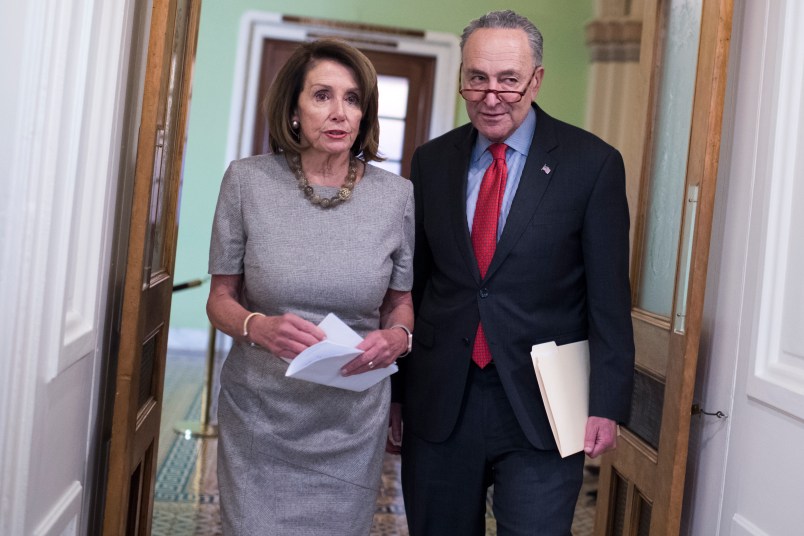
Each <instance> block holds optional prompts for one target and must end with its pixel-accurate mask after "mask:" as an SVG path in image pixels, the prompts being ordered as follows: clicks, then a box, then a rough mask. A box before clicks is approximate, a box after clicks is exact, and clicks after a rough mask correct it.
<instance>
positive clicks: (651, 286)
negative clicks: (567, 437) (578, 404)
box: [595, 0, 732, 536]
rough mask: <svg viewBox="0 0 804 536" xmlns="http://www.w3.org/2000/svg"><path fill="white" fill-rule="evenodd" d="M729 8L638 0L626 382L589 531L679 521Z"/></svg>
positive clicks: (704, 1) (702, 1)
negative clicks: (629, 374) (636, 159)
mask: <svg viewBox="0 0 804 536" xmlns="http://www.w3.org/2000/svg"><path fill="white" fill-rule="evenodd" d="M731 19H732V0H646V1H645V9H644V19H643V33H642V36H643V43H642V48H641V51H642V53H641V57H640V63H641V65H643V66H644V67H645V68H644V69H643V70H642V72H643V73H644V74H645V80H646V81H648V82H649V90H648V92H647V95H646V97H647V99H648V100H647V106H646V107H645V109H646V110H647V114H646V115H647V123H646V129H645V130H646V133H647V135H646V137H645V138H646V141H645V147H644V152H643V165H642V174H641V181H640V184H641V186H640V201H639V207H637V218H636V221H637V224H636V229H635V239H634V251H633V255H632V272H631V273H632V293H633V309H632V318H633V324H634V338H635V343H636V349H637V364H636V369H635V388H634V396H633V403H632V415H631V418H630V420H629V422H628V424H627V425H626V426H623V427H621V436H620V439H619V446H618V448H617V449H616V451H614V452H613V453H610V454H607V455H606V456H604V458H603V462H602V465H601V471H600V488H599V492H598V508H597V517H596V523H595V534H597V535H604V534H606V535H609V534H612V535H640V536H642V535H651V536H653V535H659V534H667V535H670V534H678V532H679V529H680V520H681V505H682V500H683V492H684V477H685V472H686V465H687V464H686V462H687V444H688V438H689V427H690V417H691V408H692V397H693V389H694V383H695V372H696V365H697V357H698V343H699V339H700V329H701V316H702V310H703V300H704V286H705V281H706V269H707V259H708V254H709V237H710V232H711V222H712V210H713V204H714V194H715V180H716V177H717V169H718V157H719V150H720V138H721V124H722V112H723V100H724V94H725V87H726V65H727V57H728V48H729V40H730V36H731ZM632 209H633V207H632Z"/></svg>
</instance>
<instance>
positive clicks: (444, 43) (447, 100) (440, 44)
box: [226, 11, 461, 163]
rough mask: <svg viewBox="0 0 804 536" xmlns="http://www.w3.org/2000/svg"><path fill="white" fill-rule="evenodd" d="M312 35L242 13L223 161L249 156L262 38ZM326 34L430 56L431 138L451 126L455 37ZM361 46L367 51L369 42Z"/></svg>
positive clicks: (276, 16)
mask: <svg viewBox="0 0 804 536" xmlns="http://www.w3.org/2000/svg"><path fill="white" fill-rule="evenodd" d="M316 32H318V33H320V32H321V28H320V27H315V26H309V25H305V24H295V23H291V22H287V21H283V20H282V14H280V13H271V12H262V11H247V12H246V13H244V14H243V17H242V18H241V20H240V33H239V38H238V46H237V54H236V57H235V72H234V85H233V88H232V106H231V110H230V114H229V136H228V142H227V147H226V162H227V163H228V162H230V161H232V160H235V159H237V158H242V157H245V156H249V155H250V154H251V153H250V149H249V148H250V145H251V136H252V132H253V131H254V116H255V111H256V109H257V106H258V105H259V101H260V96H259V95H257V91H258V88H259V78H258V76H259V72H260V63H261V60H262V57H261V54H262V41H263V39H265V38H269V37H270V38H277V39H285V40H288V41H298V42H300V43H301V42H305V41H309V40H310V37H309V34H311V33H316ZM326 33H327V35H333V36H341V37H344V38H348V37H350V36H358V35H359V36H360V38H361V39H365V40H366V41H370V40H371V39H372V38H373V39H376V40H382V41H393V42H394V43H395V45H396V47H395V49H394V50H396V51H398V52H400V53H405V54H414V55H421V56H430V57H434V58H435V59H436V72H435V82H434V88H433V113H432V116H431V119H430V138H434V137H436V136H439V135H441V134H443V133H445V132H447V131H449V130H451V129H452V128H453V127H454V123H455V100H456V95H457V94H458V68H459V66H460V61H461V59H460V47H459V41H458V38H457V37H456V36H455V35H452V34H447V33H440V32H425V35H424V38H416V37H410V36H404V35H389V34H381V33H374V32H371V31H363V32H356V31H353V30H347V29H339V28H330V27H327V28H326ZM365 46H366V47H367V48H372V46H371V45H370V44H366V45H365ZM376 48H378V49H380V50H384V51H389V50H388V49H387V48H385V47H379V46H377V47H376Z"/></svg>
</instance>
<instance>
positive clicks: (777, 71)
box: [746, 2, 804, 421]
mask: <svg viewBox="0 0 804 536" xmlns="http://www.w3.org/2000/svg"><path fill="white" fill-rule="evenodd" d="M780 11H783V13H781V16H780V18H779V19H778V20H776V21H774V23H775V25H776V26H777V28H773V27H771V28H769V31H768V34H767V40H766V42H765V46H766V49H765V51H764V57H765V63H764V65H763V72H762V73H761V77H762V88H761V94H760V100H759V102H760V103H762V104H761V108H762V111H761V114H762V116H764V117H774V118H775V124H773V125H768V129H767V130H768V131H769V132H770V133H771V135H770V136H768V140H767V141H765V142H762V141H759V140H758V141H757V153H756V168H755V177H756V178H757V181H758V187H759V188H758V191H760V192H763V193H764V195H757V196H755V197H754V202H753V204H752V205H753V206H752V209H751V220H752V222H754V223H755V224H756V225H757V227H758V228H759V229H761V232H759V233H757V235H754V236H752V242H753V247H751V248H750V250H751V251H754V252H756V255H757V257H758V262H759V272H758V274H759V279H758V281H759V283H760V284H759V285H758V287H757V288H758V298H757V300H756V303H757V306H756V307H754V308H753V309H754V310H753V311H752V314H753V323H752V324H753V325H754V326H755V330H754V333H755V335H754V339H753V344H752V348H753V350H752V355H751V365H750V366H751V369H750V371H749V374H748V380H747V389H746V391H747V393H748V396H749V397H751V398H753V399H755V400H757V401H759V402H761V403H763V404H765V405H768V406H770V407H772V408H775V409H778V410H780V411H782V412H784V413H787V414H789V415H792V416H794V417H797V418H798V419H800V420H802V421H804V355H798V354H797V353H796V352H800V349H801V347H803V346H804V333H802V332H801V331H800V329H796V328H795V327H794V326H792V325H791V323H794V322H796V318H795V316H794V315H791V314H789V313H787V312H786V311H787V309H786V308H789V307H790V300H791V299H793V300H795V299H797V298H796V296H795V294H797V293H800V298H801V299H804V286H802V284H801V283H800V281H798V279H799V278H800V274H799V273H796V270H795V268H801V267H802V266H804V253H802V252H801V248H800V247H798V246H797V245H796V244H800V240H801V239H802V238H804V231H802V230H801V229H799V228H798V226H800V225H801V223H800V222H801V221H802V220H801V217H800V216H797V213H798V212H799V209H798V207H801V206H802V205H804V188H801V186H798V187H797V185H796V183H797V180H796V179H797V178H798V177H800V175H801V174H802V173H804V155H802V147H804V131H802V126H804V64H802V63H801V58H802V57H804V35H801V32H798V31H796V29H795V28H794V27H792V25H793V24H795V23H796V22H797V21H800V20H802V18H804V5H802V4H801V3H800V2H785V7H784V8H783V9H782V10H780ZM760 183H761V184H760ZM797 219H798V221H797ZM752 227H753V225H752ZM800 318H801V317H799V318H798V320H800ZM786 323H787V324H786ZM799 327H800V326H799ZM785 338H787V339H785ZM794 346H795V347H796V348H797V350H792V349H791V347H794Z"/></svg>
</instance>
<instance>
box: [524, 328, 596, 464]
mask: <svg viewBox="0 0 804 536" xmlns="http://www.w3.org/2000/svg"><path fill="white" fill-rule="evenodd" d="M530 356H531V358H532V359H533V369H534V370H535V371H536V379H537V380H538V381H539V389H540V390H541V392H542V400H544V408H545V410H547V417H548V419H550V427H551V428H552V429H553V437H555V440H556V445H558V452H559V453H560V454H561V457H562V458H566V457H567V456H569V455H570V454H575V453H576V452H580V451H582V450H583V441H584V436H585V435H586V421H587V419H588V418H589V342H588V341H579V342H574V343H571V344H564V345H562V346H557V345H556V343H555V342H546V343H543V344H536V345H534V346H533V348H531V352H530Z"/></svg>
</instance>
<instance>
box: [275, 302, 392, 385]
mask: <svg viewBox="0 0 804 536" xmlns="http://www.w3.org/2000/svg"><path fill="white" fill-rule="evenodd" d="M318 327H319V328H321V329H322V330H323V331H324V333H326V335H327V338H326V339H324V340H323V341H321V342H319V343H317V344H314V345H312V346H311V347H309V348H308V349H306V350H305V351H303V352H302V353H300V354H299V355H297V356H296V357H295V358H294V359H285V361H287V362H288V363H290V366H289V367H288V370H287V372H285V376H288V377H290V378H296V379H299V380H306V381H308V382H314V383H320V384H323V385H329V386H332V387H340V388H341V389H349V390H350V391H365V390H366V389H368V388H369V387H371V386H372V385H374V384H375V383H377V382H379V381H380V380H382V379H383V378H385V377H387V376H390V375H391V374H393V373H394V372H396V371H397V370H398V369H399V368H398V367H397V366H396V365H395V364H394V365H391V366H389V367H385V368H379V369H375V370H370V371H368V372H364V373H362V374H356V375H354V376H341V368H342V367H343V366H344V365H346V363H348V362H349V361H351V360H352V359H354V358H355V357H357V356H359V355H360V354H362V353H363V351H362V350H358V349H357V348H355V347H356V346H357V345H358V344H360V342H361V341H362V340H363V338H362V337H361V336H360V335H358V334H357V333H355V332H354V330H352V328H350V327H349V326H347V325H346V324H345V323H344V322H343V321H342V320H341V319H340V318H338V317H337V316H335V315H334V314H332V313H330V314H328V315H327V316H326V317H325V318H324V320H322V321H321V323H320V324H318Z"/></svg>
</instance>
